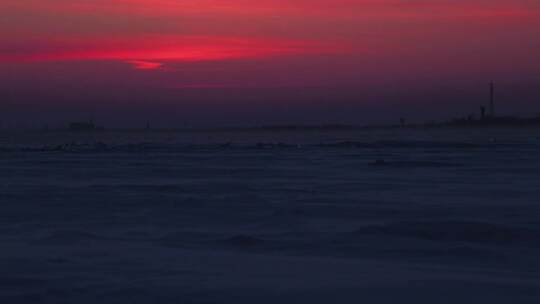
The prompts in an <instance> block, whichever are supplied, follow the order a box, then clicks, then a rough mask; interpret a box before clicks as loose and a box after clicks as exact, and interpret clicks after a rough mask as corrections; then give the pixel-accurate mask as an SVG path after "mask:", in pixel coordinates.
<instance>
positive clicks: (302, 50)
mask: <svg viewBox="0 0 540 304" xmlns="http://www.w3.org/2000/svg"><path fill="white" fill-rule="evenodd" d="M538 53H540V2H539V1H536V0H470V1H469V0H468V1H465V0H433V1H427V0H414V1H411V0H341V1H329V0H261V1H248V0H231V1H221V0H197V1H196V0H192V1H183V0H94V1H85V0H25V1H19V0H3V1H0V67H2V68H3V69H4V70H8V69H9V71H10V72H9V73H5V74H4V75H2V76H0V81H2V83H4V85H5V86H8V83H9V90H10V92H12V93H11V95H10V96H13V97H12V98H14V99H16V100H20V99H24V98H27V97H18V93H17V92H18V91H17V89H15V88H21V91H22V92H25V93H26V92H28V91H30V92H31V91H32V90H37V88H39V93H36V94H50V95H54V96H56V95H58V94H67V93H66V92H65V91H62V90H64V88H71V87H80V86H90V85H91V86H96V87H97V88H95V89H93V91H95V92H96V94H98V95H99V96H100V98H101V99H103V100H108V98H109V97H110V98H111V99H114V100H117V96H119V95H122V96H123V97H122V98H121V99H122V100H129V99H130V98H131V97H130V95H129V94H130V93H129V92H131V89H129V90H127V92H128V93H125V92H122V93H120V92H119V91H118V90H122V89H126V88H137V89H141V88H152V89H156V90H158V89H162V90H168V89H170V88H171V87H173V88H179V89H181V90H184V91H186V90H189V89H193V90H194V91H195V90H200V89H202V88H206V89H207V90H206V91H208V92H211V91H213V89H215V91H219V90H220V89H222V88H231V87H234V88H242V87H244V88H256V87H267V88H270V87H271V88H276V87H294V86H310V87H321V88H324V87H331V88H335V90H336V93H335V95H332V96H333V100H335V102H338V101H340V102H341V101H343V102H345V100H348V101H347V103H353V104H358V105H360V104H363V103H368V102H370V103H377V104H385V103H389V101H386V100H385V98H387V97H380V96H381V95H384V94H387V93H388V92H389V91H388V90H387V89H386V88H387V87H393V88H394V89H395V90H396V91H400V92H402V91H405V92H412V91H411V90H410V88H411V87H414V88H416V90H417V91H416V92H425V90H423V89H422V87H423V86H427V85H430V86H432V87H434V86H435V87H437V86H442V87H459V86H462V85H468V86H476V85H478V84H482V85H485V83H486V81H491V80H493V81H497V82H507V83H514V84H515V83H522V84H523V85H526V86H527V87H532V86H533V85H532V84H534V83H536V80H537V78H538V76H537V75H540V62H539V61H538ZM51 71H56V72H51ZM28 83H37V84H39V85H38V86H36V87H35V88H27V84H28ZM58 87H61V88H63V89H62V90H59V89H58ZM23 88H24V89H23ZM103 88H106V89H103ZM343 88H348V89H343ZM351 88H353V89H351ZM357 88H363V91H360V90H358V89H357ZM405 88H407V89H405ZM166 92H168V91H163V92H162V93H163V96H166V97H160V98H162V99H167V100H168V99H169V98H172V97H170V96H169V95H167V94H170V93H166ZM273 92H274V93H275V94H278V93H280V92H285V91H280V90H274V91H273ZM351 92H355V93H354V94H353V93H351ZM381 92H382V93H381ZM283 94H284V93H283ZM396 94H397V93H396ZM411 94H412V93H411ZM414 94H419V93H414ZM308 95H309V94H308V93H306V96H303V97H302V98H304V99H306V100H311V102H312V104H322V103H323V101H321V99H323V98H326V99H328V98H327V97H322V96H321V95H320V94H318V93H313V96H308ZM357 95H358V96H357ZM360 95H362V96H364V97H360ZM427 95H428V94H427V93H426V96H424V97H423V98H426V99H436V96H431V97H428V96H427ZM40 96H41V95H40ZM111 96H112V97H111ZM219 96H221V95H219ZM250 96H251V95H250ZM353 96H355V97H353ZM259 97H260V95H257V96H255V95H253V96H252V98H253V99H254V100H255V99H257V98H259ZM51 98H52V99H54V100H58V98H56V97H51ZM196 98H200V99H201V100H200V101H199V103H198V104H205V103H206V102H208V100H214V97H211V96H196ZM231 98H232V99H235V100H236V99H237V98H233V97H231ZM250 98H251V97H250ZM396 98H397V97H396ZM415 98H416V97H414V96H402V99H407V100H413V99H415ZM531 98H532V97H531ZM202 99H204V100H202ZM326 99H325V100H326ZM152 100H153V98H152ZM175 100H177V99H175ZM268 102H269V101H266V103H268ZM290 102H291V103H293V102H294V101H290ZM324 102H327V101H324ZM16 103H17V102H14V104H16ZM432 103H435V102H432ZM440 103H443V102H442V101H440ZM444 104H445V105H448V106H449V107H450V106H451V105H452V103H451V102H444ZM236 107H237V108H242V107H244V105H236ZM336 107H338V106H336ZM322 112H324V111H322ZM346 112H347V111H344V113H346Z"/></svg>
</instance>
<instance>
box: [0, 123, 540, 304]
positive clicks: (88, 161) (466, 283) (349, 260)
mask: <svg viewBox="0 0 540 304" xmlns="http://www.w3.org/2000/svg"><path fill="white" fill-rule="evenodd" d="M0 244H1V247H0V303H10V304H11V303H55V304H57V303H92V304H93V303H540V260H539V257H540V129H534V128H531V129H527V128H506V129H505V128H478V129H389V130H348V131H347V130H341V131H338V130H334V131H330V130H327V131H316V130H311V131H310V130H301V131H300V130H298V131H294V130H289V131H285V130H283V131H276V130H273V131H271V130H266V131H265V130H259V131H253V130H251V131H221V132H217V131H215V132H98V133H93V134H92V133H88V134H85V133H80V134H78V133H64V132H7V131H4V132H0Z"/></svg>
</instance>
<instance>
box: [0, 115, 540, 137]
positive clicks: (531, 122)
mask: <svg viewBox="0 0 540 304" xmlns="http://www.w3.org/2000/svg"><path fill="white" fill-rule="evenodd" d="M493 128H540V118H533V119H515V118H497V119H493V120H487V121H481V120H465V119H463V120H453V121H448V122H433V123H423V124H402V125H399V124H393V125H364V126H359V125H267V126H253V127H183V128H106V127H99V128H96V129H92V130H70V129H69V128H26V129H23V128H21V129H0V132H44V133H70V134H77V133H81V134H84V133H141V132H146V133H220V132H261V131H266V132H296V131H316V132H321V131H376V130H398V129H493Z"/></svg>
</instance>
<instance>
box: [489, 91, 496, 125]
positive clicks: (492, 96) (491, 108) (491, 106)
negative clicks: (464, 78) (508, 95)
mask: <svg viewBox="0 0 540 304" xmlns="http://www.w3.org/2000/svg"><path fill="white" fill-rule="evenodd" d="M489 116H491V117H492V118H493V117H495V84H494V83H493V82H491V83H490V84H489Z"/></svg>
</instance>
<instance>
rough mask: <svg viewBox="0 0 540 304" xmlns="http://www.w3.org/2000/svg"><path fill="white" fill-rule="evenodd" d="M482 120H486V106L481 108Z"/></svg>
mask: <svg viewBox="0 0 540 304" xmlns="http://www.w3.org/2000/svg"><path fill="white" fill-rule="evenodd" d="M480 119H482V120H484V119H486V107H484V106H481V107H480Z"/></svg>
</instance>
